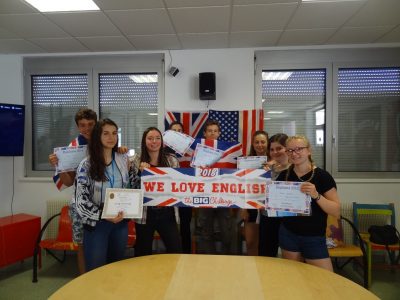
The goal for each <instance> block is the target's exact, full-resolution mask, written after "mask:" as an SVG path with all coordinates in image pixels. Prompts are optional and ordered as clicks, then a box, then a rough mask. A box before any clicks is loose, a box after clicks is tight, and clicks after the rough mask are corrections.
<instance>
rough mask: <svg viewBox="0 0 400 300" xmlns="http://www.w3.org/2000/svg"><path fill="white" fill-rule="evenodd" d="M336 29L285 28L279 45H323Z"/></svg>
mask: <svg viewBox="0 0 400 300" xmlns="http://www.w3.org/2000/svg"><path fill="white" fill-rule="evenodd" d="M334 32H335V29H295V30H285V31H284V32H283V34H282V36H281V38H280V39H279V43H278V45H322V44H324V43H325V41H326V40H327V39H328V38H329V37H330V36H331V35H332V34H333V33H334Z"/></svg>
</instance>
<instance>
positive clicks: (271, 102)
mask: <svg viewBox="0 0 400 300" xmlns="http://www.w3.org/2000/svg"><path fill="white" fill-rule="evenodd" d="M325 82H326V71H325V70H324V69H319V70H318V69H317V70H263V71H262V108H263V110H264V129H265V130H266V131H267V132H268V133H269V135H270V136H272V135H274V134H276V133H281V132H282V133H286V134H287V135H289V136H290V135H296V134H301V135H305V136H306V137H307V138H308V139H309V140H310V143H311V147H312V148H313V159H314V161H315V163H316V164H317V165H318V166H321V167H324V166H325V146H324V145H325V143H324V131H325V113H324V112H325V101H326V100H325V94H326V91H325V90H326V88H325Z"/></svg>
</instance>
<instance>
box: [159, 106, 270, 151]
mask: <svg viewBox="0 0 400 300" xmlns="http://www.w3.org/2000/svg"><path fill="white" fill-rule="evenodd" d="M207 119H212V120H217V121H218V122H219V123H220V126H221V136H220V137H219V140H220V141H228V142H233V141H236V142H240V143H241V144H242V147H243V150H242V153H243V155H247V154H248V152H249V148H250V145H251V137H252V135H253V133H254V132H255V131H257V130H263V128H264V111H263V110H262V109H252V110H241V111H218V110H209V111H202V112H172V111H167V112H166V115H165V130H167V129H168V128H169V126H170V124H171V123H172V122H174V121H179V122H181V123H182V124H183V127H184V132H185V133H186V134H188V135H190V136H192V137H194V138H202V137H203V125H204V123H205V122H206V121H207Z"/></svg>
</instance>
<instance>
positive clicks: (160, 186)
mask: <svg viewBox="0 0 400 300" xmlns="http://www.w3.org/2000/svg"><path fill="white" fill-rule="evenodd" d="M157 192H164V182H157Z"/></svg>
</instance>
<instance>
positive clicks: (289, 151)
mask: <svg viewBox="0 0 400 300" xmlns="http://www.w3.org/2000/svg"><path fill="white" fill-rule="evenodd" d="M306 148H308V147H297V148H294V149H286V153H287V154H293V152H294V153H296V154H300V152H301V151H303V150H304V149H306Z"/></svg>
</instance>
